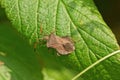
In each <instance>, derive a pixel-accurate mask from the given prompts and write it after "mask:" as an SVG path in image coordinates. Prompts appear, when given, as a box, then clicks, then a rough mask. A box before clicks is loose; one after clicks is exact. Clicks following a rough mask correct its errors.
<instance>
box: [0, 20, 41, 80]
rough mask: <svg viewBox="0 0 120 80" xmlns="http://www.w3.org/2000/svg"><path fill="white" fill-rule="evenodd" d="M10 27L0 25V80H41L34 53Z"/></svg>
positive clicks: (39, 68)
mask: <svg viewBox="0 0 120 80" xmlns="http://www.w3.org/2000/svg"><path fill="white" fill-rule="evenodd" d="M10 26H11V25H10V24H9V23H8V22H4V23H2V22H1V23H0V80H42V77H43V76H42V73H41V67H40V65H39V62H38V60H37V58H36V56H35V53H34V52H33V50H32V48H31V47H30V46H29V45H28V44H27V42H26V41H24V40H23V39H21V38H20V37H19V36H20V35H19V34H18V33H17V32H16V31H15V30H13V29H12V28H11V27H10ZM23 47H24V48H23Z"/></svg>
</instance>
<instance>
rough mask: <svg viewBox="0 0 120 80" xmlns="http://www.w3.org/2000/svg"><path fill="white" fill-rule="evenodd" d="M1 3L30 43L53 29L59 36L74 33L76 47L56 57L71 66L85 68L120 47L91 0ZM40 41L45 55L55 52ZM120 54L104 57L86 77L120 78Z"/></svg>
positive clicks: (12, 0) (98, 79)
mask: <svg viewBox="0 0 120 80" xmlns="http://www.w3.org/2000/svg"><path fill="white" fill-rule="evenodd" d="M1 4H2V6H3V7H4V8H5V9H6V14H7V15H8V18H9V19H10V20H11V22H12V24H13V25H14V27H15V28H16V29H17V30H18V31H19V32H20V33H21V34H22V35H24V36H26V37H27V38H28V39H29V42H30V44H34V42H35V41H36V40H38V39H39V38H43V37H44V36H45V35H49V34H51V32H54V31H55V33H56V35H58V36H71V38H72V40H73V41H74V42H75V51H74V52H73V53H72V54H70V55H67V56H56V57H55V58H57V59H59V60H60V63H61V62H62V63H63V64H65V65H66V66H68V68H72V69H74V70H78V71H82V70H83V69H85V68H87V67H89V66H90V65H91V64H93V63H94V62H96V61H97V60H98V59H100V58H102V57H104V56H106V55H108V54H110V53H111V52H113V51H115V50H118V49H119V46H118V44H117V41H116V39H115V37H114V35H113V33H112V32H111V30H110V29H109V28H108V26H107V25H106V24H105V22H104V21H103V19H102V17H101V15H100V14H99V12H98V10H97V8H96V7H95V5H94V3H93V1H92V0H2V1H1ZM40 45H44V44H42V43H41V44H40ZM40 45H38V48H39V50H38V51H39V52H40V53H41V54H40V55H43V56H44V58H45V59H49V58H48V57H49V56H48V57H47V55H55V54H48V53H52V52H53V51H48V50H47V48H46V47H44V46H43V47H42V46H40ZM119 58H120V54H118V55H115V56H113V57H111V58H109V59H107V60H105V61H104V62H102V63H101V64H99V65H97V66H96V67H94V68H93V69H91V70H90V71H88V72H87V73H85V74H84V75H83V76H82V77H83V78H84V80H120V77H119V74H120V67H119V66H120V60H119ZM49 60H52V61H53V60H54V59H49ZM47 61H48V60H47Z"/></svg>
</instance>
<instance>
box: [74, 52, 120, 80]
mask: <svg viewBox="0 0 120 80" xmlns="http://www.w3.org/2000/svg"><path fill="white" fill-rule="evenodd" d="M118 53H120V50H117V51H114V52H113V53H111V54H108V55H106V56H105V57H103V58H101V59H99V60H98V61H96V62H95V63H93V64H92V65H90V66H89V67H87V68H86V69H84V70H83V71H81V72H80V73H78V74H77V75H76V76H75V77H73V78H72V80H76V79H77V78H78V77H80V76H81V75H82V74H84V73H85V72H86V71H88V70H90V69H91V68H93V67H94V66H96V65H97V64H99V63H100V62H102V61H104V60H105V59H107V58H109V57H111V56H113V55H115V54H118Z"/></svg>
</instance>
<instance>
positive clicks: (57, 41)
mask: <svg viewBox="0 0 120 80" xmlns="http://www.w3.org/2000/svg"><path fill="white" fill-rule="evenodd" d="M45 39H46V40H47V47H48V48H54V49H56V50H57V52H58V53H59V54H60V55H67V54H70V53H71V52H73V51H74V50H75V47H74V44H73V42H72V40H71V39H70V37H59V36H57V35H55V34H53V33H52V34H50V35H49V36H47V37H45Z"/></svg>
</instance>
